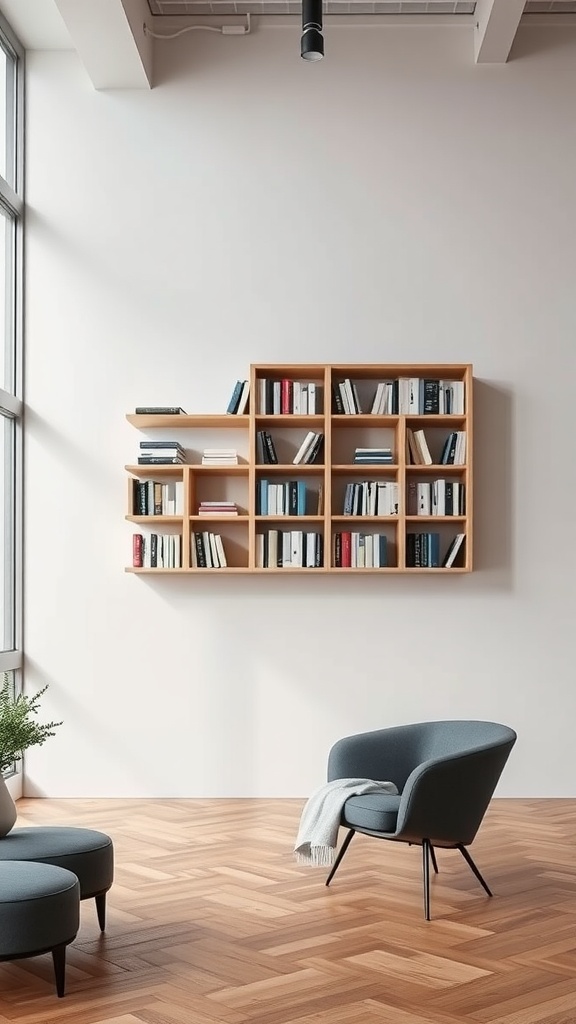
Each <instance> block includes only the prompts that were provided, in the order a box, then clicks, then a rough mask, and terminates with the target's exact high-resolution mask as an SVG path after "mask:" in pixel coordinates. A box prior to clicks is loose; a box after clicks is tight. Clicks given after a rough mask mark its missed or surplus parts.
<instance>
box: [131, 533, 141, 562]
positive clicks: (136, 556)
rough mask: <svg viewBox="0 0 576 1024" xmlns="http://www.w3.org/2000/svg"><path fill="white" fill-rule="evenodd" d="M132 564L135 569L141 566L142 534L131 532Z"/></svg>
mask: <svg viewBox="0 0 576 1024" xmlns="http://www.w3.org/2000/svg"><path fill="white" fill-rule="evenodd" d="M132 565H133V566H134V568H135V569H141V568H142V534H141V533H134V534H132Z"/></svg>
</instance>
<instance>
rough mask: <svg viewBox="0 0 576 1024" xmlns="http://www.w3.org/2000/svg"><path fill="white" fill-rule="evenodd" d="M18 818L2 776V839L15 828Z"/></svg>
mask: <svg viewBox="0 0 576 1024" xmlns="http://www.w3.org/2000/svg"><path fill="white" fill-rule="evenodd" d="M16 816H17V811H16V804H15V803H14V801H13V799H12V797H11V796H10V793H9V792H8V786H7V785H6V783H5V781H4V779H3V778H2V776H1V775H0V839H1V838H2V836H7V835H8V833H9V831H10V829H11V828H13V827H14V824H15V822H16Z"/></svg>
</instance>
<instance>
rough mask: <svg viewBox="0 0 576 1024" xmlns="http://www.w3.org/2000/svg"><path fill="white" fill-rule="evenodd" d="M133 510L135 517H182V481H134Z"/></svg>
mask: <svg viewBox="0 0 576 1024" xmlns="http://www.w3.org/2000/svg"><path fill="white" fill-rule="evenodd" d="M132 488H133V491H132V509H133V514H134V515H135V516H181V515H183V514H184V483H183V481H182V480H173V481H168V483H162V482H161V481H160V480H133V481H132Z"/></svg>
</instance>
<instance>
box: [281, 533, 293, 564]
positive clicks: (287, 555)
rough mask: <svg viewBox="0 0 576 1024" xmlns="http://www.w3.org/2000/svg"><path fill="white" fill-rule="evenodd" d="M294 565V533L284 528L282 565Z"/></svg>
mask: <svg viewBox="0 0 576 1024" xmlns="http://www.w3.org/2000/svg"><path fill="white" fill-rule="evenodd" d="M285 565H292V534H291V533H290V532H289V531H288V530H284V533H283V534H282V566H285Z"/></svg>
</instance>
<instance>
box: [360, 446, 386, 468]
mask: <svg viewBox="0 0 576 1024" xmlns="http://www.w3.org/2000/svg"><path fill="white" fill-rule="evenodd" d="M354 462H355V464H356V465H372V466H386V465H391V464H392V463H393V462H394V457H393V455H392V449H391V448H356V449H355V451H354Z"/></svg>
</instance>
